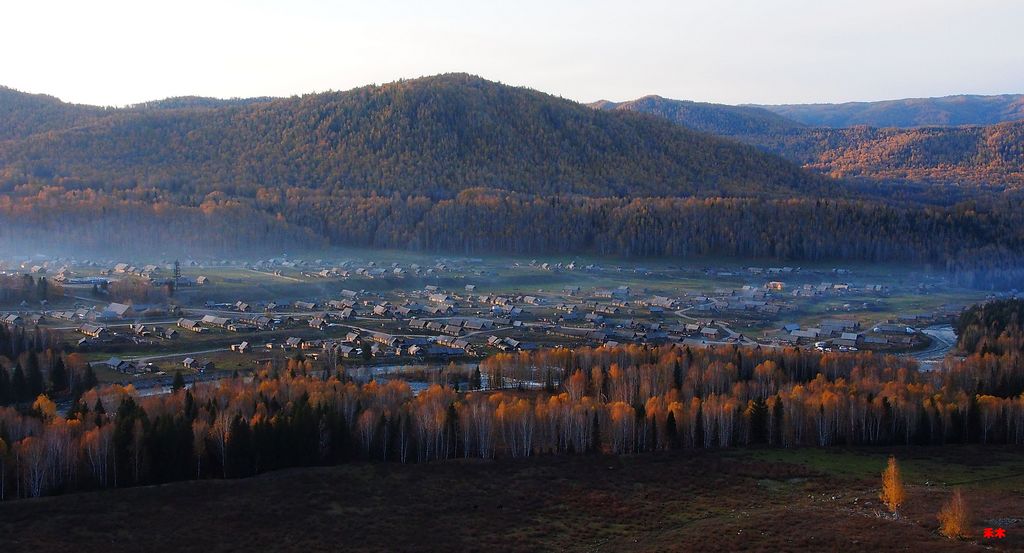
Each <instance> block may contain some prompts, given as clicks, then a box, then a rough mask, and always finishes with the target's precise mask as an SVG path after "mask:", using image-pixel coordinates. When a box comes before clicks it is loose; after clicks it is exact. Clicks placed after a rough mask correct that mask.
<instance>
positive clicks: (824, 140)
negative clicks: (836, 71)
mask: <svg viewBox="0 0 1024 553" xmlns="http://www.w3.org/2000/svg"><path fill="white" fill-rule="evenodd" d="M740 139H741V140H743V141H745V142H747V143H749V144H754V145H757V146H761V147H763V148H765V149H767V150H768V151H771V152H774V153H777V154H779V155H781V156H783V157H786V158H787V159H790V160H791V161H794V162H796V163H799V164H801V165H803V166H805V167H807V168H810V169H813V170H815V171H819V172H822V173H825V174H828V175H831V176H833V177H838V178H845V177H859V178H867V179H872V180H882V181H916V182H930V183H943V184H967V185H974V186H997V187H1003V186H1005V187H1011V188H1016V187H1020V186H1024V122H1012V123H1000V124H998V125H991V126H984V127H947V128H943V127H926V128H919V129H895V128H888V129H877V128H872V127H855V128H850V129H800V130H795V131H790V132H787V133H779V134H762V135H747V136H744V137H740Z"/></svg>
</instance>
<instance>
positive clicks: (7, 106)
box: [0, 86, 107, 142]
mask: <svg viewBox="0 0 1024 553" xmlns="http://www.w3.org/2000/svg"><path fill="white" fill-rule="evenodd" d="M106 112H107V110H104V109H103V108H99V107H93V106H83V105H77V104H68V103H64V102H61V101H60V100H58V99H57V98H54V97H53V96H47V95H45V94H26V93H24V92H19V91H17V90H14V89H12V88H7V87H4V86H0V142H2V141H4V140H10V139H19V138H25V137H28V136H31V135H33V134H38V133H45V132H49V131H54V130H62V129H68V128H71V127H74V126H77V125H81V124H84V123H88V122H91V121H94V120H96V119H97V118H99V117H101V116H103V115H104V114H105V113H106Z"/></svg>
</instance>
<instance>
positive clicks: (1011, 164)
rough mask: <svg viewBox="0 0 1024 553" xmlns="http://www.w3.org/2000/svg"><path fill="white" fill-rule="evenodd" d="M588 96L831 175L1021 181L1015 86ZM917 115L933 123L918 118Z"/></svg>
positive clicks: (1022, 138) (1019, 105) (1023, 150)
mask: <svg viewBox="0 0 1024 553" xmlns="http://www.w3.org/2000/svg"><path fill="white" fill-rule="evenodd" d="M590 105H591V107H594V108H597V109H602V110H626V111H636V112H641V113H647V114H650V115H654V116H657V117H660V118H664V119H667V120H669V121H672V122H674V123H676V124H679V125H681V126H684V127H687V128H691V129H694V130H700V131H704V132H708V133H712V134H715V135H719V136H724V137H729V138H733V139H735V140H738V141H741V142H744V143H747V144H751V145H755V146H758V147H761V148H763V149H765V150H767V151H770V152H772V153H776V154H779V155H781V156H783V157H785V158H786V159H789V160H790V161H793V162H796V163H799V164H800V165H802V166H804V167H806V168H809V169H813V170H815V171H818V172H822V173H825V174H828V175H830V176H833V177H840V178H842V177H858V178H862V179H868V180H874V181H885V182H899V181H916V182H935V183H944V184H971V185H979V186H991V185H995V186H1009V187H1019V186H1021V185H1024V121H1019V120H1018V119H1022V118H1024V100H1022V96H955V97H949V98H932V99H922V100H899V101H891V102H869V103H858V104H835V105H832V104H820V105H794V106H728V105H720V104H705V103H696V102H689V101H685V100H669V99H665V98H661V97H657V96H646V97H644V98H640V99H638V100H634V101H631V102H621V103H613V102H607V101H601V102H595V103H593V104H590ZM934 122H939V123H934ZM925 123H930V124H933V126H920V125H921V124H925ZM873 124H882V126H881V127H877V126H870V125H873ZM951 125H959V126H951ZM834 127H838V128H834ZM902 127H908V128H902Z"/></svg>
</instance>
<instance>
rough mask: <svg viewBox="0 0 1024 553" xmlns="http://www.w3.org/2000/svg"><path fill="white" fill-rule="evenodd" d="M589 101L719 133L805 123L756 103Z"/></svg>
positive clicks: (768, 129) (752, 131) (648, 98)
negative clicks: (738, 104)
mask: <svg viewBox="0 0 1024 553" xmlns="http://www.w3.org/2000/svg"><path fill="white" fill-rule="evenodd" d="M589 105H590V107H593V108H597V109H602V110H625V111H638V112H641V113H650V114H652V115H657V116H659V117H663V118H665V119H668V120H669V121H672V122H673V123H678V124H680V125H683V126H684V127H688V128H691V129H694V130H698V131H705V132H709V133H712V134H718V135H722V136H737V135H740V136H744V135H750V134H765V133H771V134H774V133H780V132H785V131H788V130H791V129H798V128H802V127H803V126H804V125H802V124H800V123H797V122H796V121H793V120H792V119H787V118H785V117H782V116H780V115H777V114H775V113H772V112H771V111H768V110H766V109H763V108H759V107H752V106H729V105H725V104H708V103H703V102H690V101H686V100H670V99H668V98H662V97H661V96H644V97H643V98H639V99H636V100H632V101H629V102H609V101H607V100H601V101H599V102H594V103H592V104H589Z"/></svg>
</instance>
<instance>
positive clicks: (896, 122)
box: [757, 94, 1024, 128]
mask: <svg viewBox="0 0 1024 553" xmlns="http://www.w3.org/2000/svg"><path fill="white" fill-rule="evenodd" d="M757 107H761V108H764V109H766V110H769V111H772V112H774V113H777V114H779V115H781V116H783V117H786V118H789V119H792V120H794V121H798V122H800V123H803V124H805V125H808V126H811V127H832V128H841V127H855V126H860V125H867V126H871V127H939V126H957V125H993V124H996V123H1004V122H1007V121H1019V120H1022V119H1024V95H1022V94H1003V95H998V96H976V95H959V96H945V97H942V98H907V99H902V100H886V101H881V102H848V103H843V104H788V105H774V106H773V105H764V106H757Z"/></svg>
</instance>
